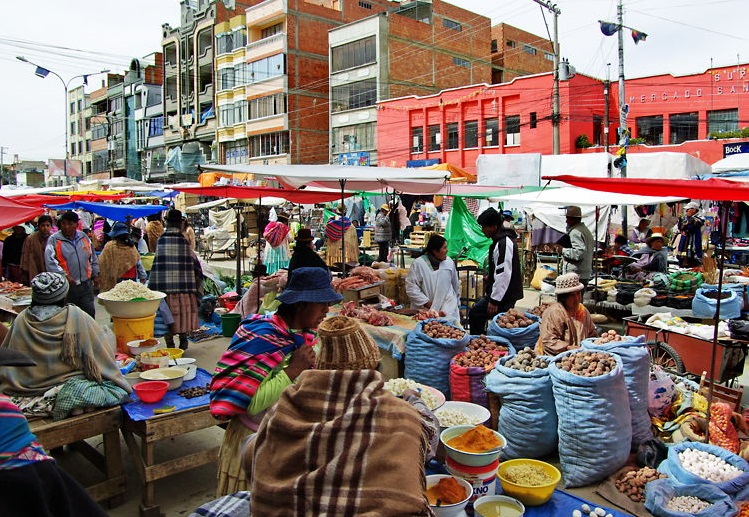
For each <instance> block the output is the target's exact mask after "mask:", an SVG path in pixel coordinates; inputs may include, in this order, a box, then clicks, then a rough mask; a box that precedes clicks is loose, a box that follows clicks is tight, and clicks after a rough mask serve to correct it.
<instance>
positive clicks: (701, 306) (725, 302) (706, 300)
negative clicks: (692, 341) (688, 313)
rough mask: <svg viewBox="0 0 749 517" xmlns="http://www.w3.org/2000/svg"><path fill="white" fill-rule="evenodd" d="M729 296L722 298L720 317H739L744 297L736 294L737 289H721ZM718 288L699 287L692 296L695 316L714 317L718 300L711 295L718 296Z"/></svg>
mask: <svg viewBox="0 0 749 517" xmlns="http://www.w3.org/2000/svg"><path fill="white" fill-rule="evenodd" d="M721 292H722V293H723V295H724V296H725V295H726V294H728V298H723V299H721V300H720V319H729V318H738V317H740V316H741V308H742V307H743V306H744V298H743V297H741V296H739V295H738V294H736V291H731V290H728V289H724V290H723V291H721ZM717 294H718V290H717V289H713V290H708V289H697V293H696V294H695V295H694V298H692V312H693V313H694V317H695V318H713V317H714V316H715V309H716V307H717V305H718V300H717V299H715V298H712V297H711V296H717Z"/></svg>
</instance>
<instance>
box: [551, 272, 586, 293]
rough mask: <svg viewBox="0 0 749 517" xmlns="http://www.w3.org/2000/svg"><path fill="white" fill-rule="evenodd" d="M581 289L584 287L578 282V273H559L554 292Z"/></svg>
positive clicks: (572, 291) (569, 291) (568, 291)
mask: <svg viewBox="0 0 749 517" xmlns="http://www.w3.org/2000/svg"><path fill="white" fill-rule="evenodd" d="M583 289H585V286H584V285H583V284H581V283H580V277H579V276H578V274H577V273H567V274H566V275H559V276H558V277H557V282H556V288H555V289H554V294H565V293H574V292H576V291H582V290H583Z"/></svg>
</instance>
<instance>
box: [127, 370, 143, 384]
mask: <svg viewBox="0 0 749 517" xmlns="http://www.w3.org/2000/svg"><path fill="white" fill-rule="evenodd" d="M140 374H141V372H130V373H126V374H125V380H126V381H127V383H128V384H129V385H130V386H131V387H132V386H135V385H136V384H138V383H139V382H143V379H141V377H140Z"/></svg>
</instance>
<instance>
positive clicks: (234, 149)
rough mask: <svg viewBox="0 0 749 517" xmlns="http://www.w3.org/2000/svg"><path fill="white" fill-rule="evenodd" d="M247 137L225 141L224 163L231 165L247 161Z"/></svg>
mask: <svg viewBox="0 0 749 517" xmlns="http://www.w3.org/2000/svg"><path fill="white" fill-rule="evenodd" d="M247 156H248V150H247V139H246V138H243V139H241V140H237V141H236V142H226V144H224V163H225V164H227V165H233V164H237V163H247Z"/></svg>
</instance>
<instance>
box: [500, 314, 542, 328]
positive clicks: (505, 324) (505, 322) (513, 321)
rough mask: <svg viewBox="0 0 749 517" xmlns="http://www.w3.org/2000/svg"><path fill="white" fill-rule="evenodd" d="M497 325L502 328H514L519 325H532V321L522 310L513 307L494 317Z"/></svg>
mask: <svg viewBox="0 0 749 517" xmlns="http://www.w3.org/2000/svg"><path fill="white" fill-rule="evenodd" d="M496 322H497V325H499V326H500V327H501V328H503V329H516V328H520V327H527V326H528V325H532V324H533V323H534V322H533V320H532V319H530V318H529V317H527V316H526V315H525V314H523V313H522V312H518V311H516V310H515V309H510V310H509V311H507V312H505V313H504V314H502V315H501V316H500V317H499V318H497V319H496Z"/></svg>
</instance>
